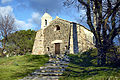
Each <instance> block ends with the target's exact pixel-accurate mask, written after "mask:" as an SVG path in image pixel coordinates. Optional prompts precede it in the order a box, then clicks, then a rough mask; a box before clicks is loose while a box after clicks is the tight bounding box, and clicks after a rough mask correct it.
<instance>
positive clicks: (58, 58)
mask: <svg viewBox="0 0 120 80" xmlns="http://www.w3.org/2000/svg"><path fill="white" fill-rule="evenodd" d="M49 57H50V58H49V61H48V62H47V63H46V64H45V66H43V67H40V69H38V70H35V71H34V72H33V73H31V74H30V75H29V76H27V77H25V78H23V79H20V80H58V79H59V77H60V76H63V72H64V71H65V68H66V67H68V65H67V64H69V57H68V56H67V55H65V54H60V55H51V54H50V55H49Z"/></svg>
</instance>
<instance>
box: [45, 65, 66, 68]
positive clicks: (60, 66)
mask: <svg viewBox="0 0 120 80" xmlns="http://www.w3.org/2000/svg"><path fill="white" fill-rule="evenodd" d="M65 67H68V66H67V65H59V66H46V67H45V68H65Z"/></svg>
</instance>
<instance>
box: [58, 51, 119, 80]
mask: <svg viewBox="0 0 120 80" xmlns="http://www.w3.org/2000/svg"><path fill="white" fill-rule="evenodd" d="M96 55H97V52H96V50H95V49H94V50H89V51H87V52H85V53H83V54H76V55H75V54H71V55H69V57H70V59H71V60H70V64H69V67H68V68H67V69H66V71H65V72H64V75H65V76H64V77H61V79H60V80H120V67H112V66H104V67H99V66H97V59H96Z"/></svg>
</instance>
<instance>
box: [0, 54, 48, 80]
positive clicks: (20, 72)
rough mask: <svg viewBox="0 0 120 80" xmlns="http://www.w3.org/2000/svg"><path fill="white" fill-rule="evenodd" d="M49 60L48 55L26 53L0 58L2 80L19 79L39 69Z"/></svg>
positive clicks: (0, 78) (0, 77) (0, 76)
mask: <svg viewBox="0 0 120 80" xmlns="http://www.w3.org/2000/svg"><path fill="white" fill-rule="evenodd" d="M47 61H48V56H47V55H39V56H38V55H24V56H14V57H8V58H7V57H5V58H0V80H18V79H22V78H23V77H25V76H27V75H28V74H29V73H32V72H33V71H34V70H35V69H39V67H40V66H43V65H44V64H45V63H46V62H47Z"/></svg>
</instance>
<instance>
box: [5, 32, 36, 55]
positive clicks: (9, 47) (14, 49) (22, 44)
mask: <svg viewBox="0 0 120 80" xmlns="http://www.w3.org/2000/svg"><path fill="white" fill-rule="evenodd" d="M35 35H36V32H35V31H34V30H27V31H26V30H20V31H16V32H15V33H12V34H10V35H9V36H8V42H7V43H6V48H5V50H6V51H7V53H8V54H9V55H24V54H26V53H31V52H32V47H33V44H34V39H35Z"/></svg>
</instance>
